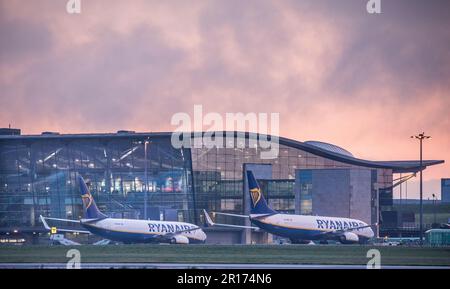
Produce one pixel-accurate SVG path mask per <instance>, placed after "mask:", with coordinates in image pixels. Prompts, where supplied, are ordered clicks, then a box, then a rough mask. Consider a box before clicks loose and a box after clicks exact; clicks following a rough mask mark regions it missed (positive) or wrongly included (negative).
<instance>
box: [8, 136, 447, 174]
mask: <svg viewBox="0 0 450 289" xmlns="http://www.w3.org/2000/svg"><path fill="white" fill-rule="evenodd" d="M204 133H205V132H187V134H190V135H191V137H194V136H199V135H200V134H202V135H203V134H204ZM226 133H227V132H226V131H216V132H215V134H222V135H223V137H226ZM228 133H230V134H234V137H240V136H243V137H245V138H246V139H249V138H253V139H259V137H262V138H263V139H267V140H269V141H270V140H272V139H274V138H277V137H276V136H271V135H265V134H257V133H251V132H239V131H230V132H228ZM171 135H172V133H171V132H150V133H148V132H142V133H137V132H129V133H128V132H125V133H124V132H121V133H86V134H43V135H5V136H3V135H0V141H4V140H24V141H39V140H50V139H60V140H71V139H95V138H104V139H108V138H111V139H116V138H134V139H142V140H145V139H146V138H148V137H150V138H166V137H170V136H171ZM278 139H279V143H280V144H281V145H286V146H289V147H293V148H297V149H300V150H303V151H306V152H308V153H311V154H314V155H317V156H321V157H324V158H327V159H331V160H334V161H338V162H342V163H346V164H351V165H356V166H362V167H368V168H380V169H392V171H393V173H415V172H418V171H420V161H419V160H407V161H370V160H363V159H359V158H355V157H352V156H350V155H344V154H339V153H336V152H333V151H329V150H326V149H323V148H321V147H318V146H314V145H311V144H308V143H304V142H300V141H296V140H292V139H288V138H284V137H278ZM444 162H445V161H444V160H423V161H422V165H423V166H422V169H425V168H426V167H428V166H432V165H437V164H442V163H444Z"/></svg>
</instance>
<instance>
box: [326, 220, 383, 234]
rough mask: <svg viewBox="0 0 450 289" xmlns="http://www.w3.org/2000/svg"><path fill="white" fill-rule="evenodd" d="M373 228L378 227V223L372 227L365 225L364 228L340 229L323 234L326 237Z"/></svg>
mask: <svg viewBox="0 0 450 289" xmlns="http://www.w3.org/2000/svg"><path fill="white" fill-rule="evenodd" d="M372 226H378V224H377V223H374V224H371V225H364V226H358V227H352V228H347V229H340V230H334V231H329V232H323V233H322V234H324V235H328V234H329V235H341V234H343V233H345V232H350V231H354V230H360V229H364V228H369V227H372Z"/></svg>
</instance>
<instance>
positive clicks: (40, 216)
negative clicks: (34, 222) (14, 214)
mask: <svg viewBox="0 0 450 289" xmlns="http://www.w3.org/2000/svg"><path fill="white" fill-rule="evenodd" d="M39 218H40V219H41V221H42V224H43V225H44V228H45V229H47V230H49V231H50V230H51V228H50V226H49V225H48V224H47V221H46V220H45V218H44V216H42V215H39Z"/></svg>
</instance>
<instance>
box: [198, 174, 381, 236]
mask: <svg viewBox="0 0 450 289" xmlns="http://www.w3.org/2000/svg"><path fill="white" fill-rule="evenodd" d="M247 180H248V187H249V194H250V203H251V210H250V215H239V214H228V213H219V212H215V214H219V215H227V216H234V217H242V218H249V219H250V221H251V223H252V224H253V225H255V226H256V227H254V226H238V225H230V224H217V223H214V222H213V221H212V219H211V217H210V216H209V214H208V212H207V211H206V210H203V214H204V216H205V221H206V225H209V226H222V227H235V228H245V229H253V230H254V229H261V230H264V231H266V232H268V233H271V234H274V235H278V236H281V237H284V238H288V239H290V240H291V243H293V244H295V243H304V244H307V243H309V242H310V241H312V240H314V241H320V242H321V243H327V242H328V241H329V240H335V241H339V242H340V243H342V244H354V243H365V242H367V241H368V240H369V239H370V238H372V237H373V236H374V233H373V230H372V228H371V226H373V225H368V224H366V223H365V222H363V221H360V220H356V219H349V218H337V217H325V216H308V215H293V214H281V213H279V212H277V211H275V210H274V209H272V208H271V207H270V206H269V205H268V204H267V202H266V200H265V199H264V196H263V194H262V193H261V189H260V187H259V185H258V182H257V181H256V179H255V177H254V176H253V173H252V172H251V171H247ZM374 225H376V224H374Z"/></svg>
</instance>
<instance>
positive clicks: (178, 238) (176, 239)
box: [170, 235, 189, 244]
mask: <svg viewBox="0 0 450 289" xmlns="http://www.w3.org/2000/svg"><path fill="white" fill-rule="evenodd" d="M170 243H171V244H189V239H188V238H187V237H185V236H183V235H175V236H173V237H172V239H170Z"/></svg>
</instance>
